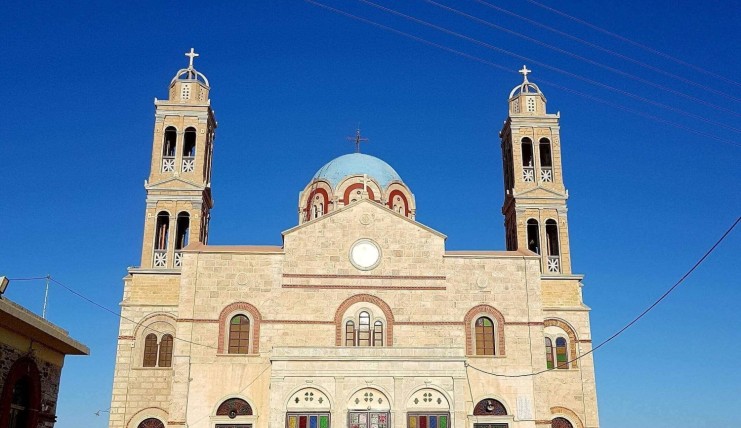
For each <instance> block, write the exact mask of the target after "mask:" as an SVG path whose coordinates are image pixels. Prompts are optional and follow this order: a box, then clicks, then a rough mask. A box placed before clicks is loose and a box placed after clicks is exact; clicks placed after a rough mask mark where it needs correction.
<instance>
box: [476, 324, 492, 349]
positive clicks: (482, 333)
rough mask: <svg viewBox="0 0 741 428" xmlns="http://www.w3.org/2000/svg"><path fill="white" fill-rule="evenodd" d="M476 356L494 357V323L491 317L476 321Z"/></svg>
mask: <svg viewBox="0 0 741 428" xmlns="http://www.w3.org/2000/svg"><path fill="white" fill-rule="evenodd" d="M475 339H476V355H494V322H493V321H492V320H491V318H489V317H480V318H479V319H477V320H476V337H475Z"/></svg>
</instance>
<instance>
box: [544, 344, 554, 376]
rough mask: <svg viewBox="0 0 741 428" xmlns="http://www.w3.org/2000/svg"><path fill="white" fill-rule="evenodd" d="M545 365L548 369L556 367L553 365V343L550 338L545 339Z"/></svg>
mask: <svg viewBox="0 0 741 428" xmlns="http://www.w3.org/2000/svg"><path fill="white" fill-rule="evenodd" d="M545 364H546V367H547V368H548V369H552V368H553V367H555V365H554V364H553V342H552V341H551V338H550V337H546V338H545Z"/></svg>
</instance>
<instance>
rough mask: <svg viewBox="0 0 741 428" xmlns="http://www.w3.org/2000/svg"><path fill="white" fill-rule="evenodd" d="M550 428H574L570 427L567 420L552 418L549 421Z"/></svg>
mask: <svg viewBox="0 0 741 428" xmlns="http://www.w3.org/2000/svg"><path fill="white" fill-rule="evenodd" d="M551 428H574V426H573V425H571V422H569V421H568V419H565V418H553V420H551Z"/></svg>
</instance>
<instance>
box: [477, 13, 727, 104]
mask: <svg viewBox="0 0 741 428" xmlns="http://www.w3.org/2000/svg"><path fill="white" fill-rule="evenodd" d="M473 1H475V2H477V3H479V4H481V5H484V6H486V7H488V8H490V9H494V10H496V11H499V12H502V13H504V14H507V15H509V16H513V17H515V18H518V19H520V20H522V21H525V22H527V23H528V24H530V25H534V26H536V27H540V28H543V29H545V30H548V31H550V32H552V33H555V34H558V35H560V36H563V37H566V38H568V39H571V40H574V41H575V42H578V43H581V44H583V45H585V46H589V47H591V48H593V49H597V50H599V51H602V52H605V53H607V54H609V55H612V56H615V57H617V58H620V59H623V60H625V61H628V62H631V63H633V64H636V65H639V66H641V67H644V68H646V69H648V70H651V71H654V72H656V73H659V74H663V75H664V76H668V77H671V78H673V79H677V80H679V81H681V82H684V83H686V84H688V85H692V86H696V87H698V88H702V89H704V90H706V91H710V92H713V93H715V94H718V95H723V96H726V95H727V94H726V93H724V92H723V91H719V90H717V89H714V88H711V87H709V86H705V85H703V84H700V83H697V82H695V81H692V80H690V79H686V78H684V77H682V76H678V75H676V74H673V73H670V72H668V71H666V70H664V69H661V68H659V67H656V66H653V65H651V64H648V63H645V62H643V61H640V60H637V59H634V58H631V57H629V56H627V55H624V54H621V53H620V52H616V51H614V50H611V49H608V48H605V47H603V46H600V45H598V44H596V43H592V42H590V41H587V40H584V39H581V38H579V37H576V36H574V35H572V34H569V33H566V32H564V31H561V30H558V29H556V28H553V27H549V26H548V25H545V24H543V23H541V22H538V21H535V20H533V19H530V18H527V17H525V16H522V15H519V14H517V13H515V12H512V11H510V10H507V9H504V8H503V7H500V6H496V5H493V4H491V3H488V2H485V1H484V0H473Z"/></svg>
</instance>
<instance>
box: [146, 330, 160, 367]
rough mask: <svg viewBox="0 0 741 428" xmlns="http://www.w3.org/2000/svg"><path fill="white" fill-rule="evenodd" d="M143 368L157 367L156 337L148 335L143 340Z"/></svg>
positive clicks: (151, 334) (152, 334)
mask: <svg viewBox="0 0 741 428" xmlns="http://www.w3.org/2000/svg"><path fill="white" fill-rule="evenodd" d="M142 365H143V366H144V367H156V366H157V335H156V334H154V333H150V334H148V335H147V337H146V338H145V339H144V362H143V364H142Z"/></svg>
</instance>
